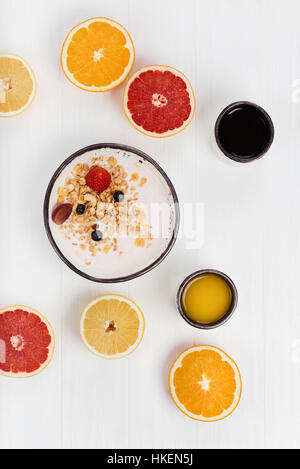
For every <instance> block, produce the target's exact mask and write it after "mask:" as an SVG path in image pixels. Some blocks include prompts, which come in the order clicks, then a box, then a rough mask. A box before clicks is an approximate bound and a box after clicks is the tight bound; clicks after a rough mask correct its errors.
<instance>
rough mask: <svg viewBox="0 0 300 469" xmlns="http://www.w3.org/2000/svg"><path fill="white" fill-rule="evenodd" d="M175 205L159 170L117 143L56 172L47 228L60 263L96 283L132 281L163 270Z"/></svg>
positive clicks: (89, 151)
mask: <svg viewBox="0 0 300 469" xmlns="http://www.w3.org/2000/svg"><path fill="white" fill-rule="evenodd" d="M179 218H180V214H179V207H178V198H177V195H176V191H175V189H174V186H173V184H172V182H171V181H170V179H169V178H168V176H167V175H166V173H165V172H164V171H163V169H162V168H161V167H160V166H159V165H158V163H157V162H156V161H155V160H153V159H152V158H151V157H150V156H148V155H146V154H145V153H144V152H142V151H140V150H138V149H136V148H133V147H130V146H127V145H122V144H116V143H100V144H95V145H91V146H88V147H85V148H82V149H81V150H79V151H77V152H75V153H73V154H72V155H71V156H70V157H68V158H67V159H66V160H65V161H64V162H63V163H62V164H61V165H60V166H59V168H58V169H57V170H56V171H55V173H54V175H53V177H52V178H51V180H50V183H49V185H48V188H47V191H46V195H45V200H44V224H45V228H46V232H47V236H48V238H49V241H50V243H51V245H52V247H53V248H54V250H55V252H56V253H57V254H58V256H59V257H60V258H61V259H62V260H63V262H64V263H65V264H66V265H67V266H68V267H69V268H70V269H72V270H73V271H74V272H76V273H77V274H79V275H81V276H82V277H85V278H87V279H89V280H92V281H95V282H103V283H114V282H122V281H127V280H131V279H134V278H136V277H139V276H140V275H143V274H145V273H147V272H149V271H150V270H152V269H153V268H154V267H156V266H157V265H158V264H160V263H161V262H162V261H163V260H164V259H165V258H166V256H167V255H168V254H169V252H170V251H171V249H172V247H173V246H174V243H175V241H176V238H177V233H178V228H179Z"/></svg>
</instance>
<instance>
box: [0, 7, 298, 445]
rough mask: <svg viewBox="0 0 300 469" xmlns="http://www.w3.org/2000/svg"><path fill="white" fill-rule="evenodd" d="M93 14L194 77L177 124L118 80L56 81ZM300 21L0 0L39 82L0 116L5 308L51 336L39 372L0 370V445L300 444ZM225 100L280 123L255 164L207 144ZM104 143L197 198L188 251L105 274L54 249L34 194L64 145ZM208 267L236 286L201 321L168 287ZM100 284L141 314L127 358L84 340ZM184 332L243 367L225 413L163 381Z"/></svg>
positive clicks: (148, 59)
mask: <svg viewBox="0 0 300 469" xmlns="http://www.w3.org/2000/svg"><path fill="white" fill-rule="evenodd" d="M93 16H107V17H110V18H112V19H115V20H117V21H119V22H120V23H122V24H123V25H124V26H125V27H126V28H127V29H128V30H129V32H130V34H131V35H132V38H133V41H134V44H135V48H136V61H135V64H134V69H133V70H136V69H138V68H140V67H141V66H144V65H149V64H167V65H171V66H174V67H176V68H179V69H180V70H182V71H183V72H184V73H185V74H186V75H187V76H188V77H189V78H190V81H191V83H192V85H193V87H194V90H195V95H196V101H197V111H196V115H195V118H194V120H193V122H192V123H191V125H190V126H189V127H188V128H187V129H186V130H185V131H184V132H182V133H181V134H179V135H177V136H174V137H171V138H168V139H164V140H158V139H151V138H150V137H147V136H144V135H142V134H140V133H139V132H138V131H136V130H135V129H134V128H133V127H132V126H131V125H130V124H129V123H128V121H127V119H126V117H125V116H124V114H123V111H122V92H123V87H124V85H121V86H120V87H118V88H117V89H115V90H113V91H111V92H108V93H105V94H99V95H98V94H94V93H88V92H84V91H81V90H79V89H77V88H76V87H75V86H73V85H72V84H71V83H69V82H68V81H67V79H66V78H65V77H64V75H63V72H62V70H61V67H60V62H59V58H60V50H61V46H62V43H63V40H64V38H65V36H66V34H67V33H68V31H69V30H70V28H72V27H73V26H74V25H76V24H77V23H79V22H81V21H83V20H85V19H88V18H90V17H93ZM299 24H300V5H299V1H298V0H287V1H286V0H185V1H183V0H164V1H161V0H151V1H148V0H128V1H125V0H119V1H118V0H106V1H105V0H76V1H74V0H51V1H48V0H47V1H46V0H26V1H24V0H23V1H22V0H18V1H17V0H0V44H1V52H11V53H17V54H20V55H22V56H24V57H25V58H26V59H27V60H28V61H29V62H30V63H31V65H32V67H33V68H34V70H35V73H36V75H37V80H38V93H37V96H36V100H35V102H34V103H33V105H32V107H31V108H30V109H29V110H28V111H26V112H25V113H24V114H23V115H21V116H19V117H15V118H11V119H1V123H0V171H1V185H0V213H1V229H0V240H1V242H0V259H1V261H0V265H1V282H0V298H1V307H4V306H8V305H11V304H16V303H21V304H28V305H30V306H32V307H35V308H36V309H38V310H40V311H41V312H43V313H45V314H46V316H47V317H48V318H49V320H50V321H51V323H52V324H53V326H54V329H55V333H56V339H57V345H56V351H55V355H54V358H53V361H52V363H51V364H50V365H49V367H48V368H47V370H46V371H44V372H43V373H41V374H40V375H38V376H36V377H34V378H31V379H28V380H13V379H7V378H4V377H2V378H1V379H0V446H1V447H3V448H16V447H17V448H24V447H25V448H31V447H33V448H40V447H42V448H57V447H65V448H95V447H97V448H114V447H116V448H118V447H119V448H231V447H237V448H239V447H244V448H248V447H258V448H262V447H272V448H274V447H284V448H286V447H300V436H299V428H300V421H299V418H300V414H299V413H300V400H299V394H300V361H299V358H300V354H298V353H297V347H298V348H300V345H299V344H300V342H297V341H300V311H299V290H300V289H299V273H298V272H299V270H298V262H299V254H300V252H299V250H300V244H299V228H300V226H299V192H300V189H299V188H300V184H299V176H300V158H299V144H300V132H299V128H300V103H299V104H297V103H296V102H293V100H292V93H293V86H292V85H293V82H294V80H296V79H297V78H300V29H299ZM296 98H297V95H296ZM235 100H251V101H254V102H256V103H258V104H260V105H262V106H263V107H264V108H265V109H266V110H267V111H268V112H269V113H270V115H271V117H272V119H273V121H274V125H275V131H276V137H275V141H274V144H273V146H272V148H271V151H270V152H269V154H268V155H267V156H265V157H264V158H263V159H262V160H260V161H258V162H256V163H253V164H248V165H241V164H240V165H239V164H236V163H229V164H228V163H227V162H225V161H224V160H222V159H221V158H218V156H217V151H215V149H214V147H213V126H214V122H215V120H216V118H217V115H218V113H219V112H220V111H221V110H222V108H224V107H225V106H226V105H228V104H230V103H231V102H233V101H235ZM110 141H111V142H119V143H126V144H129V145H132V146H135V147H137V148H140V149H141V150H143V151H145V152H146V153H148V154H149V155H151V156H152V157H154V158H155V159H156V160H157V161H158V162H159V163H160V164H161V166H162V167H163V168H164V169H165V170H166V172H167V173H168V175H169V176H170V178H171V180H172V181H173V183H174V185H175V188H176V190H177V193H178V196H179V199H180V201H181V202H202V203H203V204H204V207H205V220H204V221H205V224H204V234H205V241H204V244H203V247H202V248H201V249H198V250H196V251H195V250H186V249H185V242H186V241H185V240H184V239H181V240H178V242H177V243H176V245H175V247H174V249H173V251H172V252H171V254H170V255H169V257H168V258H167V259H166V260H165V261H164V262H163V263H162V264H161V265H160V266H159V267H158V268H156V269H155V270H154V271H152V272H151V273H150V274H147V275H145V276H144V277H142V278H139V279H137V280H134V281H131V282H128V283H124V284H116V285H101V284H96V283H91V282H89V281H87V280H85V279H83V278H80V277H79V276H77V275H76V274H75V273H73V272H72V271H71V270H69V269H68V268H67V267H66V266H65V265H64V264H63V263H62V262H61V261H60V260H59V258H58V257H57V256H56V255H55V253H54V251H53V250H52V247H51V246H50V244H49V242H48V240H47V238H46V235H45V232H44V227H43V219H42V205H43V198H44V193H45V190H46V186H47V184H48V182H49V179H50V177H51V176H52V174H53V172H54V171H55V169H56V168H57V166H58V165H59V164H60V163H61V162H62V161H63V160H64V159H65V158H66V157H67V156H69V155H70V154H71V153H73V152H74V151H76V150H78V149H80V148H82V147H84V146H86V145H89V144H92V143H97V142H110ZM205 267H211V268H217V269H220V270H223V271H224V272H226V273H227V274H228V275H230V276H231V277H232V279H233V280H234V281H235V283H236V285H237V288H238V291H239V297H240V298H239V305H238V308H237V310H236V313H235V315H234V317H233V318H232V319H231V320H230V321H229V322H228V323H227V324H226V325H224V326H223V327H221V328H219V329H217V330H215V331H207V332H201V331H198V330H197V329H194V328H192V327H190V326H189V325H188V324H186V323H185V322H184V321H183V320H182V318H181V317H180V316H179V314H178V312H177V311H176V307H175V294H176V290H177V287H178V285H179V283H180V282H181V281H182V280H183V278H184V277H185V276H186V275H187V274H189V273H191V272H193V271H194V270H197V269H199V268H205ZM103 293H120V294H125V295H127V296H129V297H130V298H132V299H133V300H135V301H136V302H137V303H138V304H139V305H140V307H141V308H142V309H143V311H144V313H145V317H146V331H145V336H144V339H143V341H142V344H141V345H140V347H139V349H138V350H137V351H136V352H135V353H134V354H133V355H132V356H130V357H129V358H128V359H125V360H119V361H115V362H111V361H105V360H102V359H98V358H97V357H94V356H93V355H92V354H90V353H89V352H88V351H87V350H86V349H85V348H84V346H83V344H82V343H81V340H80V337H79V333H78V320H79V316H80V312H81V310H82V308H83V307H84V306H85V304H86V303H87V302H88V301H90V300H92V299H93V298H94V297H96V296H98V295H100V294H103ZM196 344H211V345H216V346H218V347H221V348H223V349H224V350H225V351H226V352H227V353H228V354H229V355H231V356H232V357H233V359H234V360H235V361H236V362H237V363H238V365H239V366H240V369H241V373H242V379H243V387H244V389H243V395H242V400H241V403H240V405H239V407H238V409H237V410H236V412H235V413H234V414H233V415H232V416H231V417H229V418H228V419H227V420H224V421H222V422H218V423H213V424H212V423H210V424H205V423H199V422H196V421H193V420H191V419H188V418H187V417H185V416H184V415H183V414H182V413H181V412H180V411H179V410H177V408H176V407H175V405H174V404H173V402H172V400H171V398H170V396H169V392H168V383H167V378H168V371H169V368H170V365H171V364H172V362H173V361H174V359H175V358H176V357H177V355H178V354H179V352H181V351H182V350H184V349H185V348H186V347H188V346H191V345H196Z"/></svg>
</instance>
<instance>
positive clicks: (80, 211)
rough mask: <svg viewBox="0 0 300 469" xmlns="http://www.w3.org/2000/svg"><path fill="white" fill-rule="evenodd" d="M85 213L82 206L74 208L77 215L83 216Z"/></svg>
mask: <svg viewBox="0 0 300 469" xmlns="http://www.w3.org/2000/svg"><path fill="white" fill-rule="evenodd" d="M84 212H85V205H84V204H78V205H77V207H76V213H78V215H83V214H84Z"/></svg>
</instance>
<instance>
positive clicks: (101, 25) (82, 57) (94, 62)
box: [61, 17, 135, 92]
mask: <svg viewBox="0 0 300 469" xmlns="http://www.w3.org/2000/svg"><path fill="white" fill-rule="evenodd" d="M134 57H135V53H134V46H133V42H132V40H131V37H130V35H129V33H128V32H127V31H126V29H125V28H124V27H123V26H121V25H120V24H119V23H117V22H116V21H113V20H110V19H108V18H101V17H100V18H91V19H89V20H87V21H84V22H83V23H80V24H79V25H78V26H75V28H73V29H72V30H71V31H70V33H69V34H68V36H67V38H66V40H65V42H64V45H63V48H62V53H61V65H62V68H63V71H64V73H65V75H66V77H67V78H68V79H69V80H70V81H71V82H72V83H73V84H74V85H76V86H78V87H79V88H82V89H83V90H87V91H96V92H99V91H108V90H111V89H112V88H115V87H116V86H118V85H119V84H120V83H122V82H123V81H124V80H125V78H126V77H127V75H128V73H129V72H130V70H131V68H132V65H133V62H134Z"/></svg>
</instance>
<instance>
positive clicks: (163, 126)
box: [123, 65, 195, 137]
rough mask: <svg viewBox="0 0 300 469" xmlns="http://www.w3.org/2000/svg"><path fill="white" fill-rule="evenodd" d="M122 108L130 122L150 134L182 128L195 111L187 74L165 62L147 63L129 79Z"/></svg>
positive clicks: (157, 135)
mask: <svg viewBox="0 0 300 469" xmlns="http://www.w3.org/2000/svg"><path fill="white" fill-rule="evenodd" d="M123 108H124V112H125V114H126V116H127V118H128V120H129V122H130V123H131V124H132V125H133V126H134V127H135V128H136V129H137V130H139V131H140V132H142V133H144V134H146V135H149V136H150V137H169V136H171V135H174V134H176V133H178V132H180V131H181V130H183V129H184V128H185V127H187V125H188V124H189V123H190V122H191V120H192V118H193V115H194V112H195V96H194V92H193V89H192V86H191V84H190V82H189V80H188V79H187V78H186V76H185V75H184V74H183V73H181V72H180V71H179V70H176V69H174V68H172V67H168V66H165V65H150V66H147V67H143V68H141V69H140V70H138V71H137V72H135V73H134V74H133V75H132V76H131V77H130V78H129V80H128V82H127V84H126V87H125V90H124V97H123Z"/></svg>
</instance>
